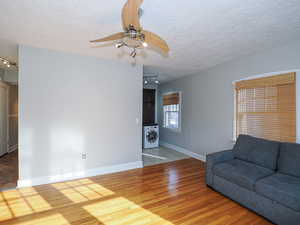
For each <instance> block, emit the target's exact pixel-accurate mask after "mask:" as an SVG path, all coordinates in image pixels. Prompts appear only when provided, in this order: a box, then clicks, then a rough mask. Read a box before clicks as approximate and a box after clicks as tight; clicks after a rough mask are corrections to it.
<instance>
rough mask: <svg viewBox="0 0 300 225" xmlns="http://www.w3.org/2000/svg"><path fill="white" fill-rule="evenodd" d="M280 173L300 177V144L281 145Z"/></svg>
mask: <svg viewBox="0 0 300 225" xmlns="http://www.w3.org/2000/svg"><path fill="white" fill-rule="evenodd" d="M278 172H279V173H283V174H287V175H292V176H296V177H300V144H296V143H282V144H281V146H280V152H279V159H278Z"/></svg>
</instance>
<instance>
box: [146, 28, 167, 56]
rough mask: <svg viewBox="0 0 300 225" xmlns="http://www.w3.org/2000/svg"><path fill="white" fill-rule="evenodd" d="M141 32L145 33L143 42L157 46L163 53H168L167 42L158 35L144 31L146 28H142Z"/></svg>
mask: <svg viewBox="0 0 300 225" xmlns="http://www.w3.org/2000/svg"><path fill="white" fill-rule="evenodd" d="M142 33H143V34H144V35H145V42H146V43H147V44H149V45H152V46H154V47H157V48H159V49H160V50H162V51H163V52H164V53H168V52H169V51H170V48H169V46H168V44H167V42H166V41H164V40H163V39H162V38H161V37H159V36H158V35H156V34H154V33H152V32H150V31H146V30H143V31H142Z"/></svg>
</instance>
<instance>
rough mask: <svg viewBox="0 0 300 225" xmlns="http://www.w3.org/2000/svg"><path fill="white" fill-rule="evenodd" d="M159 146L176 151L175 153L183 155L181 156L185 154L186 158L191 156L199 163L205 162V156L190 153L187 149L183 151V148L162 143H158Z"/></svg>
mask: <svg viewBox="0 0 300 225" xmlns="http://www.w3.org/2000/svg"><path fill="white" fill-rule="evenodd" d="M160 145H161V146H164V147H166V148H170V149H172V150H175V151H177V152H181V153H183V154H186V155H188V156H191V157H192V158H195V159H198V160H201V161H203V162H205V161H206V156H205V155H200V154H197V153H195V152H192V151H190V150H187V149H185V148H182V147H179V146H177V145H172V144H169V143H167V142H163V141H161V142H160Z"/></svg>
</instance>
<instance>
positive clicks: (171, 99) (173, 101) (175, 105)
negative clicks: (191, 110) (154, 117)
mask: <svg viewBox="0 0 300 225" xmlns="http://www.w3.org/2000/svg"><path fill="white" fill-rule="evenodd" d="M163 113H164V115H163V116H164V121H163V127H165V128H169V129H174V130H179V129H180V93H179V92H176V93H170V94H165V95H164V96H163Z"/></svg>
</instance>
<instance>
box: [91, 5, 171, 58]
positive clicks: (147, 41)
mask: <svg viewBox="0 0 300 225" xmlns="http://www.w3.org/2000/svg"><path fill="white" fill-rule="evenodd" d="M142 3H143V0H128V1H127V2H126V4H125V5H124V7H123V10H122V21H123V30H124V31H123V32H119V33H116V34H113V35H110V36H108V37H104V38H100V39H97V40H93V41H90V42H92V43H98V42H106V41H115V40H119V42H118V43H117V44H116V47H117V48H121V47H123V46H126V47H129V48H132V49H133V51H132V52H131V54H130V56H132V57H133V58H135V56H136V54H137V53H136V49H138V48H146V47H148V45H150V46H152V47H154V48H158V49H159V50H160V51H162V52H163V53H164V54H167V53H168V52H169V50H170V49H169V46H168V44H167V43H166V42H165V41H164V40H163V39H162V38H160V37H159V36H158V35H156V34H154V33H152V32H150V31H147V30H144V29H143V28H142V27H141V24H140V21H139V19H140V15H141V12H142V11H141V9H140V6H141V4H142Z"/></svg>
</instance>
